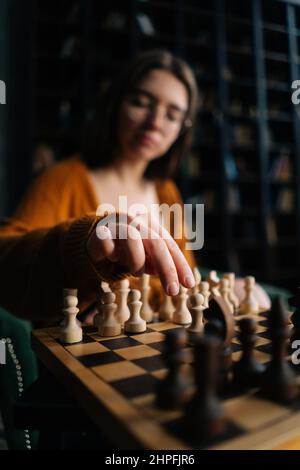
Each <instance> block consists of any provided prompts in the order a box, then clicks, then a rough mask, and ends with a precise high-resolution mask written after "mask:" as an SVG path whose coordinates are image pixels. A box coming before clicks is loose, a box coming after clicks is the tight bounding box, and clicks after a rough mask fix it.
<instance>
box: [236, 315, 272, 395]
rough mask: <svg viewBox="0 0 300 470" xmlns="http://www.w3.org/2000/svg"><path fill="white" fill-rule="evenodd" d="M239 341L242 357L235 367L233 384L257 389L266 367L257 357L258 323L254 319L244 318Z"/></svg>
mask: <svg viewBox="0 0 300 470" xmlns="http://www.w3.org/2000/svg"><path fill="white" fill-rule="evenodd" d="M239 328H240V332H239V340H240V342H241V346H242V351H243V352H242V357H241V358H240V360H239V361H238V362H236V363H235V364H234V366H233V382H234V384H236V385H240V386H242V387H245V388H251V387H257V386H258V385H259V384H260V381H261V378H262V374H263V372H264V371H265V366H264V365H263V364H261V363H260V362H259V361H258V360H257V359H256V357H255V343H256V341H257V336H256V334H255V333H256V321H255V320H254V318H251V317H247V318H242V319H241V320H240V321H239Z"/></svg>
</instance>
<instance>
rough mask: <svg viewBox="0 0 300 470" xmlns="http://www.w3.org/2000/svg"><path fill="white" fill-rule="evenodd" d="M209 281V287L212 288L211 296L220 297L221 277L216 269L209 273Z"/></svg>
mask: <svg viewBox="0 0 300 470" xmlns="http://www.w3.org/2000/svg"><path fill="white" fill-rule="evenodd" d="M207 281H208V284H209V289H210V292H211V296H212V297H218V296H219V295H220V291H219V282H220V279H219V278H218V276H217V272H216V271H210V272H209V274H208V279H207Z"/></svg>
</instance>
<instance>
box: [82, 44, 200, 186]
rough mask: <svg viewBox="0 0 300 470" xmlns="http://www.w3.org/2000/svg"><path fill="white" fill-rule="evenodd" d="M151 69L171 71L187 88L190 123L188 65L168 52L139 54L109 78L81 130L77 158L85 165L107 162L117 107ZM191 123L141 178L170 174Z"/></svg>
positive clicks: (193, 96)
mask: <svg viewBox="0 0 300 470" xmlns="http://www.w3.org/2000/svg"><path fill="white" fill-rule="evenodd" d="M153 69H162V70H166V71H168V72H170V73H172V74H173V75H174V76H175V77H176V78H177V79H178V80H180V81H181V82H182V83H183V84H184V85H185V87H186V89H187V91H188V110H187V114H186V116H185V117H186V119H185V123H188V122H189V123H194V120H195V116H196V112H197V107H198V90H197V83H196V80H195V77H194V74H193V72H192V70H191V68H190V67H189V66H188V65H187V64H186V62H184V61H183V60H182V59H181V58H179V57H176V56H174V55H173V54H171V53H170V52H168V51H164V50H153V51H147V52H142V53H140V54H139V55H138V56H137V57H136V58H135V59H134V60H133V61H132V62H130V63H129V65H128V66H127V67H126V68H125V69H124V70H123V71H122V72H121V74H119V75H118V76H117V78H116V79H115V80H114V81H112V83H111V85H110V86H109V88H108V89H107V91H106V93H104V95H103V97H102V99H101V100H100V102H99V105H98V107H97V110H96V113H95V117H94V118H93V120H92V121H91V122H90V123H89V125H88V126H87V128H86V131H85V133H84V139H83V146H82V153H81V158H82V159H83V161H84V162H85V163H86V164H87V166H88V167H89V168H100V167H105V166H108V165H111V164H112V163H113V161H114V158H115V150H116V147H117V144H118V142H117V129H116V122H117V118H118V114H119V110H120V106H121V104H122V101H123V99H124V97H125V96H126V95H127V93H128V92H129V91H130V90H131V89H133V88H134V87H135V86H136V85H138V83H139V82H140V81H141V80H142V79H143V78H144V76H145V75H147V73H149V72H150V71H151V70H153ZM192 133H193V126H190V127H185V124H183V129H182V131H181V132H180V134H179V136H178V138H177V139H176V141H175V142H174V143H173V145H172V146H171V148H170V149H169V150H168V151H167V153H166V154H165V155H164V156H162V157H161V158H158V159H155V160H153V161H151V162H150V163H149V165H148V167H147V170H146V173H145V177H147V178H151V179H152V178H157V177H160V178H167V177H171V176H174V174H175V173H176V170H177V169H178V165H179V162H180V161H181V159H182V158H183V157H184V156H185V155H186V153H187V151H188V150H189V148H190V146H191V143H192Z"/></svg>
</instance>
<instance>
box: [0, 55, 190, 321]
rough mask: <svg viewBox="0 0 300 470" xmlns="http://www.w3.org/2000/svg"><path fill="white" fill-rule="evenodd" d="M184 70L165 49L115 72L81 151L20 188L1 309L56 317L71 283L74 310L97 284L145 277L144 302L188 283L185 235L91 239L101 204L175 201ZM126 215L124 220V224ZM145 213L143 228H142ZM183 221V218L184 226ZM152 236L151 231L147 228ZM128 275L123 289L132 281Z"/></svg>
mask: <svg viewBox="0 0 300 470" xmlns="http://www.w3.org/2000/svg"><path fill="white" fill-rule="evenodd" d="M197 96H198V95H197V86H196V80H195V77H194V74H193V72H192V70H191V69H190V67H189V66H188V65H187V64H186V63H185V62H184V61H183V60H181V59H180V58H178V57H175V56H173V55H172V54H170V53H169V52H166V51H161V50H156V51H148V52H144V53H142V54H140V55H139V56H138V57H136V58H135V59H134V60H133V61H132V62H131V63H129V64H127V66H126V68H125V69H124V70H123V71H122V72H120V73H118V74H117V76H116V79H115V80H114V81H112V83H111V84H110V86H109V87H108V88H107V90H106V92H105V93H104V96H103V98H102V100H101V102H100V103H99V105H98V106H97V109H96V111H95V116H94V119H93V120H92V121H91V122H90V123H89V124H88V128H87V130H86V132H85V138H84V139H83V144H82V148H81V151H80V154H78V155H74V156H73V157H72V158H69V159H66V160H63V161H61V162H60V163H57V164H54V165H53V166H51V167H50V168H48V169H47V170H45V171H44V172H43V173H42V174H41V175H39V176H38V177H37V178H36V179H35V181H33V183H32V185H31V186H30V188H29V189H28V191H27V193H26V196H25V197H24V199H23V200H22V202H21V203H20V205H19V207H18V208H17V210H16V212H15V213H14V215H13V217H12V218H11V219H10V220H8V221H7V223H6V224H5V225H4V226H2V227H1V230H0V253H1V256H0V268H1V270H2V272H4V273H6V275H5V276H3V278H2V281H1V283H0V305H2V306H4V307H6V308H7V309H8V310H10V311H11V312H13V313H15V314H17V315H22V316H23V317H27V318H32V319H39V320H45V321H47V322H48V321H49V320H50V321H52V320H55V318H56V317H57V318H58V317H59V312H60V299H61V292H62V289H63V288H64V287H66V286H68V287H74V288H76V289H78V298H79V304H78V307H79V308H80V311H81V312H83V311H86V309H87V308H90V307H91V305H92V304H93V302H95V297H96V290H97V287H98V285H99V282H100V281H107V282H111V281H114V280H118V279H122V278H123V277H124V276H131V275H139V274H141V273H147V274H151V275H155V276H157V277H156V279H153V280H151V282H152V286H151V287H152V289H151V299H150V302H152V303H155V301H158V300H159V299H160V300H161V298H160V296H161V294H162V291H163V290H164V291H165V292H166V293H167V294H168V295H170V296H175V295H177V294H178V292H179V286H180V285H182V286H183V287H185V288H192V287H193V286H194V283H195V282H194V277H193V273H192V269H191V268H193V267H194V266H195V259H194V255H193V253H192V252H191V251H187V250H186V249H185V242H186V241H185V240H184V237H183V238H182V239H176V241H174V238H173V230H174V228H172V227H171V228H170V234H171V237H169V238H165V237H164V235H163V233H162V232H161V231H160V230H158V229H157V234H156V235H157V237H155V239H153V238H151V239H150V238H148V239H147V238H143V237H142V236H141V235H140V229H141V226H140V227H135V228H133V229H132V232H131V235H132V236H129V237H128V238H127V239H114V238H113V237H112V236H111V233H110V230H109V229H107V228H103V231H104V232H106V234H105V236H103V237H101V238H99V236H98V234H97V233H96V227H97V225H98V223H99V221H100V219H101V216H98V215H96V211H97V208H98V207H99V205H101V204H104V203H106V204H110V205H112V206H115V207H116V205H117V201H118V198H119V196H120V195H124V196H126V197H127V199H128V204H129V206H130V205H131V204H135V203H141V204H143V205H144V206H145V207H146V208H148V209H150V208H151V206H152V205H153V204H167V205H169V206H172V205H173V204H175V203H179V204H181V203H182V201H181V197H180V194H179V191H178V189H177V187H176V185H175V183H174V182H173V179H172V178H173V177H174V176H175V174H176V171H177V170H178V168H179V165H180V164H181V162H182V159H183V157H184V155H186V154H187V152H188V150H189V147H190V145H191V142H192V133H193V124H194V121H195V114H196V110H197V109H198V98H197ZM129 220H130V217H129V216H128V220H127V219H126V220H125V222H124V223H125V224H127V223H128V222H129ZM147 223H148V222H147V218H145V220H144V221H143V224H147ZM182 223H183V222H182ZM152 230H154V232H156V229H155V228H154V229H152ZM134 283H135V280H134V279H132V283H131V288H134V287H137V285H135V284H134Z"/></svg>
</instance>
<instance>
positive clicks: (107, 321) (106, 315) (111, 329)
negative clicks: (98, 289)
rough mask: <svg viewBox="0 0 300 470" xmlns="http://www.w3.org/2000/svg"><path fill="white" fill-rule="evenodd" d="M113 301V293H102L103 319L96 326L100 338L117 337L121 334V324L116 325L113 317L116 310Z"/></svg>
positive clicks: (114, 297)
mask: <svg viewBox="0 0 300 470" xmlns="http://www.w3.org/2000/svg"><path fill="white" fill-rule="evenodd" d="M115 300H116V296H115V294H114V293H113V292H104V294H103V305H102V307H101V310H102V314H103V319H102V321H101V322H100V323H99V326H98V333H99V335H100V336H118V335H120V334H121V324H120V323H118V321H117V319H116V317H115V312H116V309H117V304H116V303H115Z"/></svg>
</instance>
